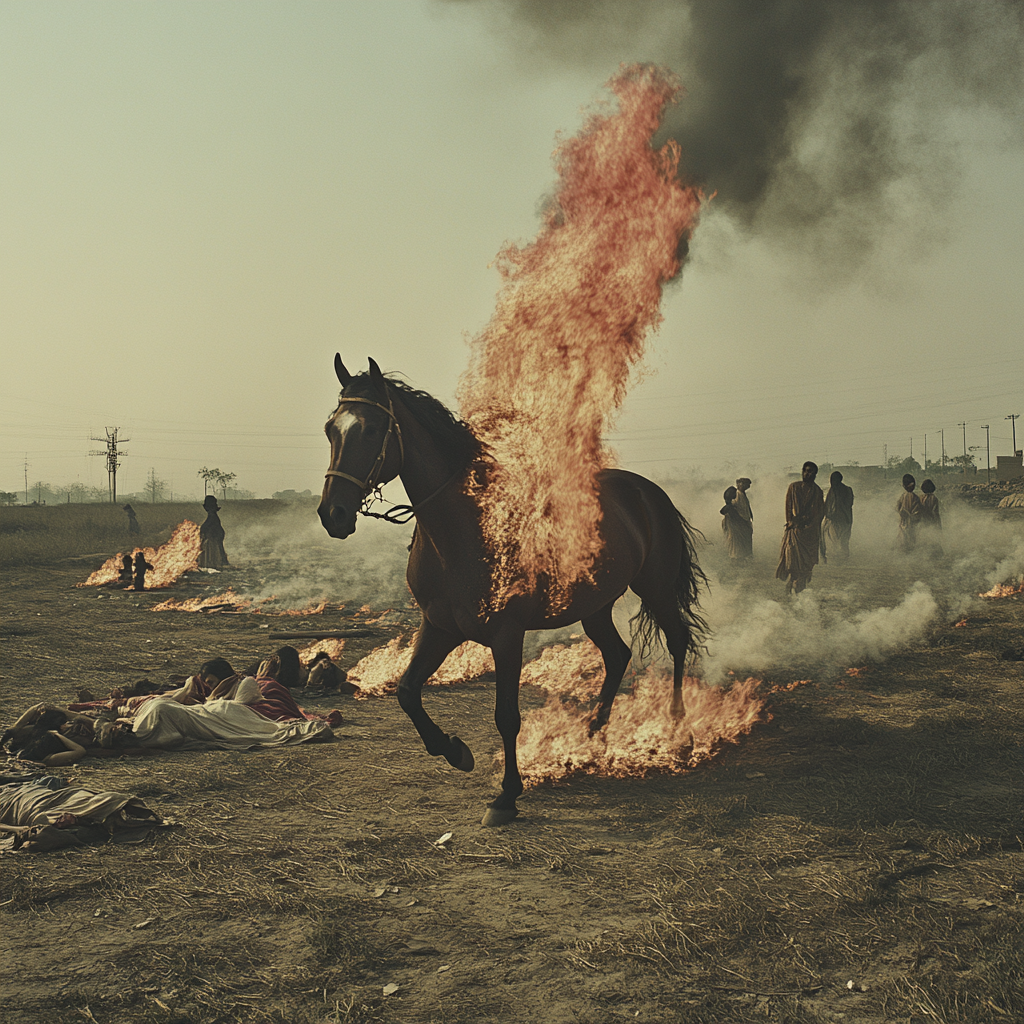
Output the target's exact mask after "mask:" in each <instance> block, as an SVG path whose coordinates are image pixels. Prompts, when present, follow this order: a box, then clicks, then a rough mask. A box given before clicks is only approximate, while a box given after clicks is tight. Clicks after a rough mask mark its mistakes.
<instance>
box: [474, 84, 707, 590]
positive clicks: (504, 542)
mask: <svg viewBox="0 0 1024 1024" xmlns="http://www.w3.org/2000/svg"><path fill="white" fill-rule="evenodd" d="M608 85H609V87H610V88H611V90H612V91H613V92H614V93H615V95H616V96H617V97H618V101H619V104H618V105H619V109H618V112H617V113H616V112H609V111H608V109H607V107H605V108H603V109H600V110H598V111H597V112H594V113H592V114H591V115H590V116H589V118H588V120H587V123H586V125H585V126H584V128H583V130H582V131H581V132H580V134H579V135H578V136H576V137H575V138H572V139H568V140H563V141H561V142H560V143H559V145H558V148H557V149H556V151H555V164H556V167H557V170H558V173H559V177H560V182H559V186H558V190H557V193H556V195H555V198H554V201H553V202H552V203H551V204H550V206H549V208H548V210H547V212H546V214H545V223H544V225H543V227H542V229H541V231H540V233H539V234H538V236H537V238H536V240H535V241H534V242H533V243H532V244H530V245H527V246H525V247H524V248H519V247H518V246H516V245H514V244H509V245H507V246H506V247H505V248H504V249H503V250H502V251H501V252H500V253H499V255H498V268H499V271H500V273H501V276H502V278H503V282H504V283H503V286H502V289H501V291H500V292H499V295H498V301H497V307H496V310H495V313H494V316H493V317H492V319H491V321H490V323H489V324H488V326H487V327H486V328H485V329H484V331H483V332H482V333H481V334H480V335H479V336H478V337H477V338H476V339H475V341H474V342H473V357H472V361H471V366H470V369H469V370H468V371H467V373H466V375H465V377H464V378H463V380H462V383H461V386H460V392H459V400H460V406H461V409H462V414H463V416H464V418H465V419H466V421H467V422H468V423H469V424H470V426H471V427H472V428H473V430H474V431H475V432H476V434H477V436H478V437H480V439H481V440H482V441H483V442H485V444H486V445H487V446H488V448H489V449H490V452H491V453H492V454H493V456H494V465H493V467H492V468H491V470H490V472H489V474H488V479H487V481H486V484H485V486H483V487H481V488H478V489H476V490H475V496H476V498H477V501H478V502H479V504H480V507H481V509H482V512H483V517H482V527H483V531H484V537H485V539H486V541H487V543H488V545H489V547H490V548H491V550H492V552H493V553H494V557H495V563H496V564H495V568H494V587H493V593H492V594H491V596H490V606H491V607H492V608H494V609H497V608H500V607H502V606H503V605H504V604H505V602H506V601H507V600H508V599H509V597H511V596H512V595H513V594H515V593H517V592H521V591H523V590H528V591H529V590H533V589H535V588H536V585H537V577H538V576H539V575H541V574H545V575H546V576H547V577H548V578H549V579H550V580H551V585H550V590H549V593H550V594H551V602H552V605H553V606H559V605H564V603H566V602H567V601H568V598H569V596H570V594H571V590H572V587H573V585H574V584H575V583H576V582H577V581H579V580H582V579H586V578H588V576H589V572H590V569H591V567H592V565H593V563H594V559H595V558H596V557H597V555H598V554H599V553H600V550H601V539H600V534H599V529H600V521H601V510H600V506H599V504H598V499H597V492H596V481H595V478H596V474H597V473H598V471H599V470H601V469H602V468H604V467H605V466H607V465H608V464H609V463H610V461H611V456H610V453H609V452H608V451H606V450H605V448H604V446H603V444H602V441H601V437H602V434H603V432H604V430H605V427H606V425H607V422H608V420H609V417H610V415H611V414H612V413H613V412H614V411H615V410H616V409H618V407H619V406H620V405H621V404H622V401H623V398H624V397H625V393H626V384H627V380H628V377H629V371H630V369H631V367H632V366H633V365H634V364H635V363H636V362H637V361H638V360H639V359H640V358H641V356H642V355H643V351H644V340H645V337H646V335H647V333H648V332H649V331H650V330H651V329H652V328H654V327H656V326H657V325H658V324H659V323H660V321H661V315H660V313H659V305H660V302H661V286H662V284H663V282H665V281H667V280H669V279H671V278H672V277H674V276H675V275H676V274H677V273H678V271H679V267H680V261H679V257H678V255H677V249H678V246H679V243H680V239H682V238H689V236H690V234H691V233H692V231H693V229H694V227H695V226H696V223H697V216H698V213H699V211H700V205H701V201H702V198H703V197H702V195H701V194H700V192H698V191H697V190H694V189H688V188H683V187H682V186H681V185H680V184H679V182H678V180H677V179H676V171H677V168H678V163H679V147H678V146H677V145H676V144H675V143H674V142H669V143H668V144H667V145H666V146H665V147H663V148H662V149H661V150H658V151H655V150H653V149H652V148H651V145H650V139H651V136H652V135H653V134H654V132H655V131H656V130H657V128H658V125H659V123H660V120H661V115H662V112H663V110H664V108H665V106H666V105H667V104H668V103H670V102H672V101H673V100H674V99H675V97H676V94H677V93H678V92H679V88H680V86H679V83H678V80H677V79H676V78H675V76H673V75H671V74H670V73H669V72H667V71H664V70H661V69H658V68H654V67H650V66H641V65H633V66H628V67H623V68H622V69H621V70H620V72H619V74H617V75H616V76H615V77H613V78H612V79H611V80H610V81H609V83H608ZM471 486H472V485H471Z"/></svg>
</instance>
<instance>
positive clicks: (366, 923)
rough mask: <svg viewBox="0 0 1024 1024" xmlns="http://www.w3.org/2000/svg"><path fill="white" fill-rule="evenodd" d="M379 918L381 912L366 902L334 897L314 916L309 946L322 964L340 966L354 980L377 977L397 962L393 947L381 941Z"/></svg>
mask: <svg viewBox="0 0 1024 1024" xmlns="http://www.w3.org/2000/svg"><path fill="white" fill-rule="evenodd" d="M379 916H380V912H379V910H378V909H377V908H376V907H374V906H373V905H372V904H370V903H369V902H368V901H366V900H360V899H355V898H352V897H335V898H334V899H332V900H331V902H330V905H329V906H327V907H325V908H323V909H322V910H321V911H319V912H318V913H316V914H314V915H313V917H312V920H311V922H310V925H309V929H308V930H307V932H306V936H305V939H306V943H307V944H308V945H309V947H310V949H312V951H313V953H314V954H315V956H316V957H317V959H318V960H319V962H320V963H321V964H327V963H330V964H332V965H333V966H335V967H340V968H342V969H343V970H344V971H345V973H346V975H347V976H349V977H353V978H364V977H366V976H367V975H371V974H372V975H373V976H376V975H377V974H378V972H379V971H380V970H382V969H386V968H387V967H388V966H389V965H391V964H393V963H397V961H398V957H397V956H396V952H395V950H394V949H393V948H392V946H390V945H389V944H387V943H384V942H381V940H380V936H379V933H378V932H377V929H376V921H377V919H378V918H379Z"/></svg>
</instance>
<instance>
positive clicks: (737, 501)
mask: <svg viewBox="0 0 1024 1024" xmlns="http://www.w3.org/2000/svg"><path fill="white" fill-rule="evenodd" d="M749 486H750V478H749V477H745V476H741V477H740V478H739V480H737V481H736V497H735V498H734V499H733V502H732V503H733V505H735V506H736V511H737V512H739V514H740V516H741V518H742V519H743V520H744V521H745V522H746V524H747V530H746V533H745V534H744V538H745V543H746V546H745V548H744V550H743V553H742V554H741V555H740V556H739V557H740V558H753V557H754V512H753V510H752V509H751V507H750V500H749V499H748V498H747V488H748V487H749Z"/></svg>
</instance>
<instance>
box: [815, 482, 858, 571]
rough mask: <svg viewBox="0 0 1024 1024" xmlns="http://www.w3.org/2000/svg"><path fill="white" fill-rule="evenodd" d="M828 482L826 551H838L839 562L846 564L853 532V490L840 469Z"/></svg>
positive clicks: (824, 526)
mask: <svg viewBox="0 0 1024 1024" xmlns="http://www.w3.org/2000/svg"><path fill="white" fill-rule="evenodd" d="M828 482H829V488H828V494H826V495H825V520H824V522H823V523H822V524H821V532H822V538H823V540H824V542H825V547H826V549H827V550H829V549H830V550H833V551H834V550H836V549H838V551H839V554H838V560H839V561H841V562H845V561H846V559H848V558H849V557H850V533H851V531H852V530H853V488H852V487H849V486H847V485H846V484H844V483H843V474H842V473H840V472H839V470H838V469H837V470H835V471H834V472H833V473H832V475H831V476H830V477H829V478H828Z"/></svg>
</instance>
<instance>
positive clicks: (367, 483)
mask: <svg viewBox="0 0 1024 1024" xmlns="http://www.w3.org/2000/svg"><path fill="white" fill-rule="evenodd" d="M341 401H342V402H361V403H362V404H363V405H373V406H376V407H377V408H378V409H381V410H383V411H384V412H386V413H387V414H388V416H389V417H390V421H389V423H388V430H387V433H386V434H385V435H384V441H383V443H382V444H381V446H380V454H379V455H378V456H377V461H376V462H374V464H373V466H372V467H371V469H370V472H369V474H368V475H367V477H366V479H365V480H360V479H359V478H358V477H354V476H352V475H351V474H350V473H342V472H341V470H340V469H329V470H327V472H326V473H324V476H325V477H328V476H336V477H340V478H341V479H342V480H349V481H351V482H352V483H354V484H355V485H356V486H357V487H358V488H359V489H360V490H361V491H362V492H363V500H362V502H361V503H360V505H359V508H358V509H357V510H356V511H357V512H358V513H359V515H362V516H368V517H369V518H371V519H383V520H384V522H386V523H394V524H395V525H396V526H402V525H404V524H405V523H407V522H409V520H410V519H412V517H413V516H414V515H416V510H417V509H420V508H422V507H423V506H424V505H426V503H427V502H428V501H432V500H433V499H434V498H436V497H437V496H438V495H439V494H440V493H441V492H442V491H443V490H444V489H445V488H446V487H447V486H448V485H449V484H450V483H452V482H453V481H454V480H455V479H456V477H458V476H459V475H460V474H461V473H462V470H458V471H457V472H456V473H454V474H453V475H452V476H450V477H449V478H448V479H447V480H445V482H444V483H443V484H441V486H440V487H438V489H437V490H436V491H434V492H433V493H432V494H428V495H427V496H426V497H425V498H424V499H423V500H422V501H421V502H418V503H417V504H415V505H393V506H392V507H391V508H389V509H388V510H387V512H383V513H381V512H370V511H369V510H368V509H366V508H364V505H365V504H366V503H367V502H368V501H384V500H385V499H384V496H383V495H382V494H381V492H380V484H379V479H380V474H381V472H383V469H384V460H385V459H386V458H387V454H388V441H389V440H390V438H391V431H392V430H394V432H395V436H396V437H397V438H398V456H399V457H398V472H399V473H401V472H402V469H403V468H404V467H405V445H404V443H403V442H402V427H401V424H400V423H399V422H398V417H397V416H396V415H395V409H394V404H393V403H392V401H391V395H390V394H389V395H388V404H387V405H386V406H385V405H381V404H380V402H374V401H372V400H371V399H369V398H345V397H344V396H342V398H341Z"/></svg>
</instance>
